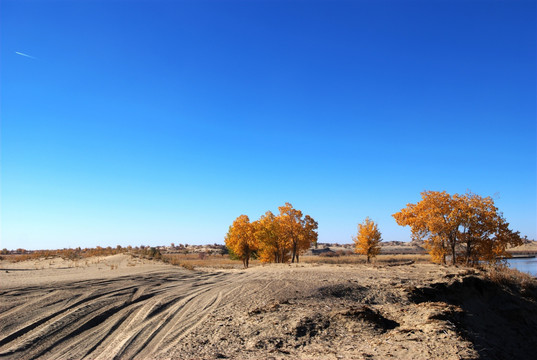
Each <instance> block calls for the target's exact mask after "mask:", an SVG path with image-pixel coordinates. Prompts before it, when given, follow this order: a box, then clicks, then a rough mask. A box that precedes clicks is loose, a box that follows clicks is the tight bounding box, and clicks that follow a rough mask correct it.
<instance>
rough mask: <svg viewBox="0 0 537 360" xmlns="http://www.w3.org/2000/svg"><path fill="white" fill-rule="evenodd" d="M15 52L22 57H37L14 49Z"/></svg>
mask: <svg viewBox="0 0 537 360" xmlns="http://www.w3.org/2000/svg"><path fill="white" fill-rule="evenodd" d="M15 54H17V55H20V56H24V57H27V58H30V59H37V58H35V57H33V56H31V55H28V54H25V53H21V52H18V51H15Z"/></svg>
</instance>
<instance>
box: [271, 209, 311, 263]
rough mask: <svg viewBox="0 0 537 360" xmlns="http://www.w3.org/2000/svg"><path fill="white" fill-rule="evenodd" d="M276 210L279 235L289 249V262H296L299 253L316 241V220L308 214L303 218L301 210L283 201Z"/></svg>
mask: <svg viewBox="0 0 537 360" xmlns="http://www.w3.org/2000/svg"><path fill="white" fill-rule="evenodd" d="M278 210H279V211H280V215H279V221H280V232H279V236H280V237H281V238H282V241H284V242H285V243H286V244H287V246H289V247H290V249H291V262H293V263H294V262H295V260H296V262H298V260H299V255H300V254H301V253H302V252H304V251H306V250H307V249H309V248H310V246H311V244H312V243H315V242H316V241H317V232H316V231H315V230H317V227H318V225H317V222H316V221H315V220H313V218H312V217H311V216H309V215H306V216H305V217H304V218H303V217H302V211H300V210H297V209H295V208H293V205H291V204H290V203H285V205H284V206H280V207H279V208H278Z"/></svg>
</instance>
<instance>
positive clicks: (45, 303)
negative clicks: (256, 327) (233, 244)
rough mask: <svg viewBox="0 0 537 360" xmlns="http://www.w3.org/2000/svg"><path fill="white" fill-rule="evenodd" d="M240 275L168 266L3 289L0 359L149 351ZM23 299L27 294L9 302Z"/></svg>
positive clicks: (190, 325) (167, 342) (207, 308)
mask: <svg viewBox="0 0 537 360" xmlns="http://www.w3.org/2000/svg"><path fill="white" fill-rule="evenodd" d="M244 275H246V274H243V275H240V274H239V275H232V274H226V273H216V272H215V273H200V272H190V271H186V270H183V269H177V268H171V267H170V270H169V271H160V272H154V273H149V274H144V275H142V276H132V277H128V276H127V277H125V276H123V277H118V278H114V279H107V280H102V279H101V280H93V281H92V280H89V281H83V282H66V283H62V284H57V285H55V286H54V287H53V288H52V287H51V286H42V287H32V288H29V289H24V288H16V289H10V290H13V291H11V293H13V294H17V296H7V297H3V298H2V300H1V303H2V305H3V306H5V307H6V308H8V309H9V310H8V311H7V313H2V314H0V322H2V323H4V321H6V322H7V324H8V325H7V326H4V327H3V328H2V330H1V331H0V358H2V359H4V358H5V359H34V358H54V359H73V358H77V359H82V358H91V359H112V358H116V359H117V358H147V357H151V356H152V355H155V354H157V353H158V352H161V351H163V350H166V349H169V348H171V347H173V346H174V344H176V343H177V342H178V341H180V339H181V338H182V337H184V336H185V335H186V334H188V333H189V332H190V331H192V330H193V329H194V328H195V327H196V326H198V325H199V324H200V323H201V322H202V321H203V320H204V319H206V318H207V316H208V315H209V314H210V313H211V312H212V311H214V310H215V309H216V308H217V307H218V305H219V304H220V302H221V300H222V298H223V297H224V296H226V295H227V294H228V293H230V292H231V291H233V290H234V289H235V288H236V287H237V286H239V284H238V283H237V282H236V280H237V279H238V278H241V277H242V276H244ZM24 298H28V299H30V298H31V299H32V300H31V301H30V302H29V303H28V304H26V306H21V305H13V303H12V302H16V301H20V299H24ZM36 298H41V300H42V301H40V302H36V301H35V299H36ZM30 304H31V306H29V305H30Z"/></svg>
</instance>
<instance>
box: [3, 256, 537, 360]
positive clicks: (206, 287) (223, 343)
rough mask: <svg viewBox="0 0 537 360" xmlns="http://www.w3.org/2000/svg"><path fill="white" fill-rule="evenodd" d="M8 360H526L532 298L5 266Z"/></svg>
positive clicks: (165, 269) (50, 264)
mask: <svg viewBox="0 0 537 360" xmlns="http://www.w3.org/2000/svg"><path fill="white" fill-rule="evenodd" d="M0 269H1V270H0V358H6V359H33V358H43V359H84V358H87V359H131V358H134V359H216V358H232V359H270V358H272V359H283V358H291V359H389V358H393V359H477V358H485V359H510V358H516V359H525V358H528V359H529V358H532V356H533V355H534V354H533V353H534V351H535V349H536V345H537V334H536V331H535V329H537V294H536V292H535V288H534V287H533V288H530V289H529V290H528V289H522V290H521V289H518V288H513V287H509V286H506V285H499V284H496V283H493V282H490V281H488V280H486V278H485V277H484V275H483V273H482V272H480V271H477V270H474V269H466V268H457V267H443V266H439V265H433V264H410V265H398V266H387V265H384V266H371V265H369V266H368V265H344V266H342V265H315V264H291V265H276V264H272V265H266V266H257V267H253V268H250V269H246V270H243V269H227V270H215V269H201V270H196V271H190V270H186V269H183V268H181V267H175V266H171V265H166V264H162V263H159V262H154V261H149V260H142V259H134V258H131V257H130V256H127V255H115V256H110V257H103V258H90V259H88V260H87V261H86V260H81V261H79V262H76V263H75V262H72V261H65V260H61V259H58V258H56V259H49V260H37V261H25V262H20V263H8V262H6V261H2V262H0Z"/></svg>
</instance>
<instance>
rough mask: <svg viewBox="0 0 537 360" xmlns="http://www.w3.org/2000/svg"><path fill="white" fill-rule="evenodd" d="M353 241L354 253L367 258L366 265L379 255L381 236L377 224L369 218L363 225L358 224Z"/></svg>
mask: <svg viewBox="0 0 537 360" xmlns="http://www.w3.org/2000/svg"><path fill="white" fill-rule="evenodd" d="M353 240H354V249H355V250H354V251H355V252H356V253H358V254H362V255H365V256H367V263H370V261H371V258H372V257H375V256H377V255H378V254H379V253H380V242H381V241H382V238H381V234H380V231H379V229H378V226H377V224H375V222H374V221H373V220H371V219H369V217H367V218H366V219H365V220H364V222H363V223H361V224H358V235H356V237H354V238H353Z"/></svg>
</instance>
